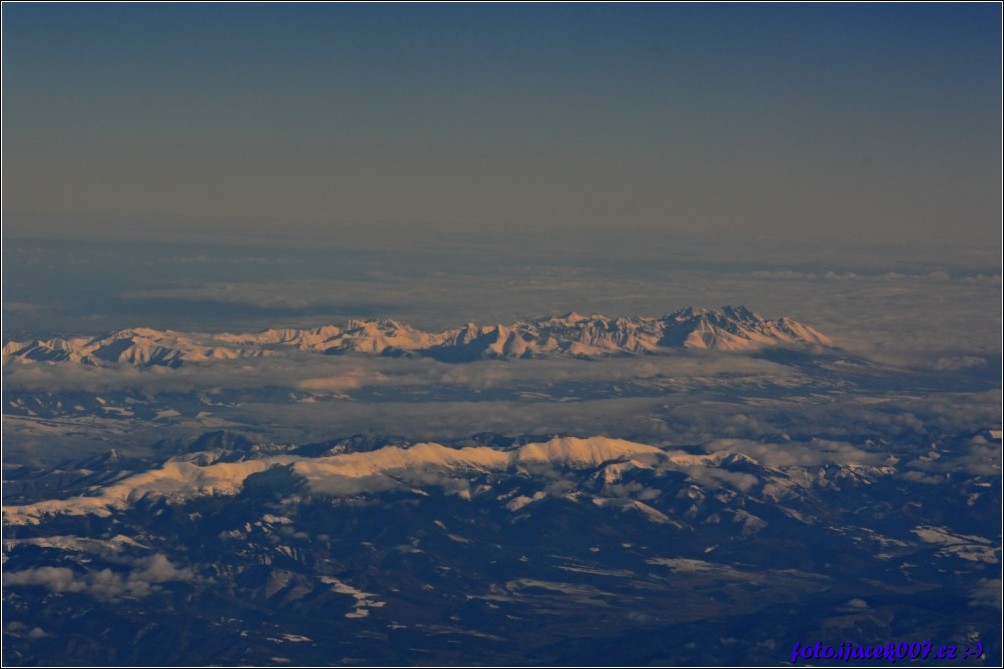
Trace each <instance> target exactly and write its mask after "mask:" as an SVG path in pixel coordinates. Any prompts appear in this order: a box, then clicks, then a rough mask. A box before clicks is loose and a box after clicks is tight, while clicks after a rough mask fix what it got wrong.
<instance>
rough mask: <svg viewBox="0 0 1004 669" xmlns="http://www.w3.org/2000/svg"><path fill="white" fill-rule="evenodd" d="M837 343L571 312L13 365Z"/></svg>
mask: <svg viewBox="0 0 1004 669" xmlns="http://www.w3.org/2000/svg"><path fill="white" fill-rule="evenodd" d="M832 344H833V342H832V341H831V340H830V338H829V337H827V336H826V335H824V334H822V333H821V332H819V331H818V330H816V329H814V328H812V327H809V326H808V325H803V324H801V323H798V322H796V321H794V320H791V319H789V318H784V317H782V318H779V319H777V320H768V319H765V318H762V317H761V316H758V315H757V314H755V313H753V312H752V311H750V310H749V309H747V308H746V307H743V306H738V307H731V306H726V307H722V308H720V309H703V308H696V307H688V308H686V309H681V310H679V311H676V312H674V313H672V314H669V315H668V316H663V317H616V318H610V317H607V316H602V315H599V314H594V315H591V316H583V315H580V314H576V313H570V314H567V315H565V316H557V317H554V316H552V317H548V318H541V319H535V320H529V321H517V322H515V323H512V324H510V325H503V324H496V325H476V324H474V323H468V324H467V325H465V326H464V327H461V328H455V329H450V330H446V331H444V332H425V331H422V330H419V329H417V328H414V327H412V326H410V325H406V324H402V323H398V322H396V321H393V320H350V321H349V322H348V323H347V324H346V325H344V326H337V325H325V326H322V327H318V328H314V329H296V328H281V329H268V330H264V331H262V332H257V333H248V334H230V333H220V334H205V333H186V332H176V331H173V330H154V329H150V328H132V329H127V330H119V331H116V332H112V333H109V334H105V335H101V336H97V337H73V338H60V337H56V338H52V339H36V340H29V341H8V342H6V343H5V344H4V348H3V354H4V358H5V361H8V360H11V359H18V360H22V361H69V362H75V363H78V364H84V365H107V364H115V363H124V364H130V365H137V366H166V367H179V366H181V365H182V364H184V363H193V362H194V363H198V362H205V361H209V360H226V359H235V358H255V357H261V356H266V355H277V354H281V353H282V352H283V351H289V350H300V351H307V352H313V353H323V354H328V355H338V354H345V353H363V354H374V355H384V356H426V357H431V358H435V359H438V360H443V361H447V362H465V361H472V360H479V359H485V358H496V359H498V358H539V357H552V356H572V357H581V358H596V357H606V356H616V355H643V354H652V353H659V352H665V351H667V350H671V349H680V348H683V349H714V350H719V351H752V350H758V349H761V348H765V347H778V346H781V347H796V348H801V347H808V346H832Z"/></svg>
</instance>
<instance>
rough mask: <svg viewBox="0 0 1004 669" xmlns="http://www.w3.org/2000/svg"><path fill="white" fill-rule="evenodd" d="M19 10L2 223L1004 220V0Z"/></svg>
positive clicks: (140, 228) (140, 227)
mask: <svg viewBox="0 0 1004 669" xmlns="http://www.w3.org/2000/svg"><path fill="white" fill-rule="evenodd" d="M2 29H3V95H4V105H3V224H4V235H5V237H6V238H7V239H26V238H36V239H51V238H59V239H69V240H90V241H97V242H102V241H107V242H112V241H122V240H158V241H172V242H186V241H188V242H192V241H194V242H201V241H207V242H209V241H211V242H215V243H222V244H228V243H251V244H263V245H269V244H273V245H274V244H278V245H297V244H299V245H301V246H313V245H322V246H324V245H327V246H345V245H353V244H355V245H367V244H368V245H369V246H371V247H372V246H374V245H377V246H379V245H381V244H387V245H393V244H400V245H405V246H407V245H408V244H412V243H417V244H425V245H435V244H437V243H446V241H447V240H448V241H449V242H451V243H466V244H473V245H489V244H496V243H498V244H506V243H508V244H510V245H512V246H517V247H519V246H522V247H527V246H530V247H536V248H540V249H541V250H542V251H544V252H547V251H548V250H552V251H554V252H555V253H557V252H560V250H561V249H563V248H566V246H567V244H569V243H570V242H569V240H574V241H573V242H571V243H573V244H576V245H578V247H582V248H585V249H587V250H591V251H602V250H603V249H604V248H605V247H606V246H607V245H609V244H610V243H611V240H615V239H621V240H624V239H629V240H634V241H633V242H632V243H633V244H634V245H635V247H637V248H639V249H644V248H648V247H650V245H651V244H656V245H663V246H665V245H667V244H671V243H673V241H674V240H676V239H679V238H680V237H682V236H688V235H689V236H691V237H696V236H700V237H702V238H705V239H711V240H715V239H736V238H749V239H757V238H760V239H777V240H791V241H797V242H801V243H813V242H822V241H824V240H825V241H829V240H833V241H837V242H860V241H861V240H863V239H864V240H865V241H867V242H869V243H870V242H874V243H876V244H899V245H906V246H911V245H914V246H917V247H918V248H920V247H932V248H938V246H939V245H941V244H944V243H951V244H953V245H970V246H976V247H985V246H986V245H987V244H988V243H993V244H996V242H997V241H999V239H1000V237H999V229H1000V228H999V222H1000V217H1001V199H1000V183H1001V135H1000V132H1001V104H1000V103H1001V58H1000V49H1001V7H1000V5H999V4H997V3H983V4H906V5H902V4H897V5H892V4H846V5H831V4H822V5H820V4H812V5H756V4H741V5H740V4H711V5H691V4H659V5H650V4H646V5H637V4H635V5H624V4H617V5H612V4H603V5H578V4H563V5H553V4H512V5H508V4H501V5H499V4H491V5H486V4H462V5H455V4H443V5H424V4H420V5H398V4H366V5H344V4H309V5H296V4H281V5H278V4H253V5H252V4H249V5H244V4H226V5H223V4H220V5H205V4H128V3H126V4H119V5H111V4H10V3H5V4H4V5H3V25H2Z"/></svg>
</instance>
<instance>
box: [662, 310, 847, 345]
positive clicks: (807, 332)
mask: <svg viewBox="0 0 1004 669" xmlns="http://www.w3.org/2000/svg"><path fill="white" fill-rule="evenodd" d="M664 322H665V329H664V332H665V338H664V340H663V342H662V345H664V346H665V345H679V346H683V347H684V348H696V349H718V350H723V351H747V350H755V349H758V348H763V347H767V346H778V345H789V346H791V345H794V346H806V345H816V346H832V345H833V341H832V340H831V339H830V338H829V337H827V336H826V335H824V334H823V333H821V332H819V331H818V330H816V329H814V328H811V327H809V326H807V325H803V324H801V323H798V322H796V321H793V320H791V319H790V318H785V317H783V318H780V319H778V320H776V321H771V320H766V319H764V318H761V317H760V316H758V315H757V314H755V313H753V312H752V311H750V310H749V309H747V308H746V307H744V306H738V307H731V306H725V307H722V308H720V309H698V308H694V307H688V308H686V309H681V310H680V311H677V312H675V313H673V314H670V315H669V316H666V318H665V319H664Z"/></svg>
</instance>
